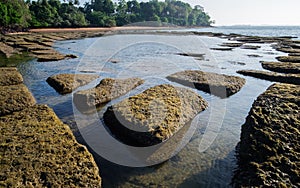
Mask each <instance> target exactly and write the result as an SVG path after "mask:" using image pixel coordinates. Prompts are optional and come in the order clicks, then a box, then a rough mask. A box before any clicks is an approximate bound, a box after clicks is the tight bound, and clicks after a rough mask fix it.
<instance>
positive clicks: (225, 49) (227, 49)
mask: <svg viewBox="0 0 300 188" xmlns="http://www.w3.org/2000/svg"><path fill="white" fill-rule="evenodd" d="M210 49H211V50H219V51H231V50H232V49H233V48H229V47H228V48H226V47H223V48H210Z"/></svg>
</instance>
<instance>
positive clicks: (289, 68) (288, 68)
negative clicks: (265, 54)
mask: <svg viewBox="0 0 300 188" xmlns="http://www.w3.org/2000/svg"><path fill="white" fill-rule="evenodd" d="M262 67H263V68H264V69H267V70H270V71H274V72H279V73H292V74H300V63H288V62H286V63H280V62H262Z"/></svg>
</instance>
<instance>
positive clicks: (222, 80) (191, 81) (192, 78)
mask: <svg viewBox="0 0 300 188" xmlns="http://www.w3.org/2000/svg"><path fill="white" fill-rule="evenodd" d="M167 79H169V80H170V81H173V82H178V83H180V84H183V85H186V86H189V87H192V88H196V89H199V90H202V91H205V92H208V93H211V94H213V95H216V96H219V97H221V98H226V97H229V96H230V95H233V94H235V93H237V92H238V91H239V90H240V89H241V88H242V87H243V85H244V84H245V82H246V81H245V79H243V78H240V77H237V76H228V75H223V74H217V73H211V72H203V71H197V70H189V71H182V72H177V73H175V74H172V75H170V76H168V77H167Z"/></svg>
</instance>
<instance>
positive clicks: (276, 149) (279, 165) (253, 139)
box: [232, 84, 300, 188]
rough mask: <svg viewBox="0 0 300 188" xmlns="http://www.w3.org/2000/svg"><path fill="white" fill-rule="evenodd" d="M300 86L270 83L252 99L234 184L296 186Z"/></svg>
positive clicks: (298, 182) (298, 180) (299, 178)
mask: <svg viewBox="0 0 300 188" xmlns="http://www.w3.org/2000/svg"><path fill="white" fill-rule="evenodd" d="M299 93H300V87H299V86H297V85H291V84H273V85H272V86H271V87H269V88H268V89H267V91H266V92H264V93H263V94H261V95H260V96H259V97H258V98H257V99H256V101H255V102H254V103H253V105H252V108H251V110H250V112H249V115H248V117H247V118H246V122H245V124H244V125H242V133H241V141H240V143H239V144H238V146H237V159H238V168H237V170H236V172H235V175H234V178H233V181H232V182H233V185H234V187H295V188H296V187H300V172H299V169H300V163H299V161H300V152H299V151H300V142H299V140H300V113H299V111H300V96H299Z"/></svg>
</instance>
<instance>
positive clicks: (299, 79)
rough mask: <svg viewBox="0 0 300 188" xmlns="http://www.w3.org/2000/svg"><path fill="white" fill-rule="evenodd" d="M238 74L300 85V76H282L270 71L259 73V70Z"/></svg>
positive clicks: (243, 71) (244, 71) (241, 71)
mask: <svg viewBox="0 0 300 188" xmlns="http://www.w3.org/2000/svg"><path fill="white" fill-rule="evenodd" d="M237 73H239V74H242V75H245V76H252V77H255V78H260V79H264V80H269V81H274V82H282V83H290V84H298V85H300V75H299V74H281V73H276V72H268V71H259V70H240V71H237Z"/></svg>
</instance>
